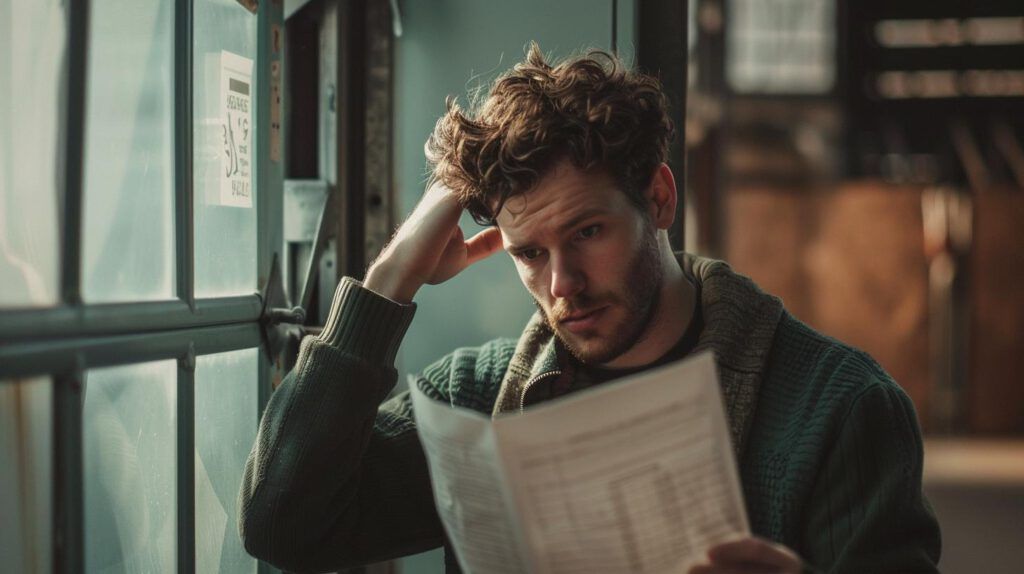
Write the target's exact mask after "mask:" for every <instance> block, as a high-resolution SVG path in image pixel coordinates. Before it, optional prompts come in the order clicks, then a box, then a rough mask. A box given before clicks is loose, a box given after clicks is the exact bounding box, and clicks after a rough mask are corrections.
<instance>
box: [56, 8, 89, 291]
mask: <svg viewBox="0 0 1024 574" xmlns="http://www.w3.org/2000/svg"><path fill="white" fill-rule="evenodd" d="M67 6H68V8H67V29H68V43H67V49H66V50H65V52H64V72H65V75H64V81H65V82H66V83H65V85H64V90H63V93H62V98H63V102H62V114H63V118H62V121H61V123H60V125H61V130H62V132H61V133H63V135H64V139H63V141H62V142H61V144H62V145H61V154H62V156H61V159H62V164H63V170H61V172H59V173H61V174H62V175H63V181H62V182H61V185H60V190H61V191H60V223H61V225H60V233H61V242H60V245H61V258H60V260H61V267H60V270H61V274H60V287H61V296H62V299H63V301H64V304H66V305H78V304H80V303H81V301H82V291H81V290H82V254H81V249H80V246H81V244H82V185H83V159H82V156H83V150H84V147H85V146H84V141H85V100H86V97H85V95H86V62H87V61H88V58H87V56H88V47H89V0H78V1H77V2H69V3H68V4H67ZM58 177H60V176H58Z"/></svg>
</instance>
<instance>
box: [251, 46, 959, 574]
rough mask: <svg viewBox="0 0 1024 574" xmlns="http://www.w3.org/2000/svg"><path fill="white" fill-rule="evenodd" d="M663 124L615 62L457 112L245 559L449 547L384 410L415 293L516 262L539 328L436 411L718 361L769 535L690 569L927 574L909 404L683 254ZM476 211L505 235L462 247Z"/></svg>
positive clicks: (858, 362)
mask: <svg viewBox="0 0 1024 574" xmlns="http://www.w3.org/2000/svg"><path fill="white" fill-rule="evenodd" d="M672 129H673V128H672V124H671V122H670V121H669V119H668V116H667V114H666V103H665V97H664V95H663V94H662V92H661V90H660V87H659V86H658V83H657V81H656V80H654V79H652V78H650V77H646V76H643V75H639V74H635V73H631V72H628V71H626V70H625V69H624V68H623V67H622V66H621V64H619V63H618V62H617V61H616V60H615V59H614V58H613V57H611V56H609V55H607V54H603V53H592V54H590V55H588V56H585V57H581V58H576V59H572V60H569V61H566V62H563V63H561V64H560V65H558V66H555V67H552V66H550V65H549V64H548V63H546V62H545V61H544V58H543V57H542V55H541V54H540V52H539V50H538V49H537V48H536V46H533V47H532V48H531V50H530V52H529V54H528V56H527V59H526V61H525V62H523V63H521V64H519V65H517V66H516V67H515V68H514V69H513V70H511V71H510V72H509V73H507V74H506V75H504V76H503V77H501V78H499V79H498V80H497V81H496V82H495V84H494V86H493V88H492V90H491V93H490V96H489V97H488V99H487V100H486V102H484V104H483V106H482V107H481V108H480V109H479V111H478V112H477V113H476V115H475V116H473V115H467V114H465V113H463V112H462V111H461V110H459V109H458V107H457V106H455V105H454V104H450V105H449V109H448V112H447V113H446V114H445V116H443V117H442V118H441V119H440V120H439V121H438V124H437V126H436V128H435V131H434V134H433V135H432V136H431V139H430V140H429V141H428V143H427V156H428V159H429V160H430V162H431V163H432V164H433V168H434V179H435V184H434V185H432V186H430V188H429V189H428V191H427V193H426V194H425V196H424V198H423V200H422V201H421V202H420V204H419V205H418V206H417V207H416V209H415V210H414V212H413V213H412V215H411V216H410V217H409V219H408V220H407V221H406V222H405V223H404V224H403V225H402V227H401V228H400V229H399V230H398V232H397V233H396V235H395V237H394V238H393V239H392V241H391V242H390V244H389V245H388V246H387V247H386V248H385V249H384V250H383V252H382V253H381V255H380V256H379V257H378V259H377V260H376V261H375V262H374V264H373V265H372V266H371V267H370V269H369V271H368V272H367V275H366V279H365V281H364V282H363V283H362V284H360V283H359V282H357V281H355V280H353V279H350V278H346V279H345V280H343V281H342V282H341V284H340V285H339V286H338V290H337V293H336V295H335V299H334V302H333V305H332V308H331V313H330V317H329V319H328V321H327V325H326V327H325V329H324V331H323V333H322V334H321V335H320V336H319V337H316V338H312V337H311V338H307V339H306V340H305V341H304V342H303V345H302V350H301V352H300V357H299V361H298V363H297V365H296V367H295V369H294V371H293V372H292V373H291V374H290V375H289V376H288V378H286V379H285V381H284V382H283V383H282V384H281V386H280V388H278V390H277V391H276V393H275V395H274V396H273V398H272V399H271V401H270V403H269V405H268V407H267V410H266V413H265V414H264V417H263V421H262V423H261V426H260V432H259V437H258V439H257V442H256V445H255V447H254V448H253V451H252V453H251V455H250V457H249V461H248V464H247V465H246V473H245V478H244V481H243V484H242V491H241V494H240V497H241V505H240V506H241V509H242V510H241V515H240V517H239V528H240V531H241V535H242V537H243V539H244V541H245V546H246V548H247V549H248V550H249V551H250V552H251V553H253V554H254V555H256V556H259V557H261V558H263V559H265V560H267V561H269V562H271V563H274V564H277V565H279V566H281V567H282V568H285V569H289V570H302V571H306V570H333V569H338V568H342V567H345V566H348V565H354V564H362V563H368V562H373V561H379V560H384V559H388V558H392V557H396V556H401V555H406V554H411V553H414V552H420V551H424V550H427V549H430V548H435V547H437V546H440V545H442V544H443V543H444V532H443V529H442V527H441V524H440V521H439V519H438V517H437V513H436V510H435V508H434V503H433V498H432V495H431V490H430V483H429V476H428V473H427V467H426V462H425V458H424V454H423V451H422V448H421V446H420V444H419V441H418V439H417V436H416V430H415V423H414V419H413V413H412V408H411V403H410V398H409V394H408V393H407V392H406V393H402V394H400V395H398V396H396V397H395V398H392V399H390V400H388V401H387V402H385V403H384V404H383V405H381V403H382V401H384V399H385V398H386V396H387V395H388V393H389V392H390V391H391V389H392V388H393V386H394V385H395V381H396V377H397V373H396V371H395V369H394V366H393V362H394V357H395V353H396V351H397V348H398V346H399V344H400V342H401V340H402V337H403V335H404V333H405V330H406V328H407V326H408V325H409V322H410V321H411V320H412V316H413V313H414V311H415V305H414V303H413V299H414V296H415V294H416V292H417V291H418V290H419V288H420V287H422V286H423V285H424V284H437V283H442V282H444V281H446V280H447V279H450V278H451V277H453V276H455V275H456V274H458V273H459V272H461V271H462V270H463V269H465V268H466V267H467V266H469V265H472V264H473V263H474V262H476V261H479V260H481V259H483V258H485V257H487V256H489V255H491V254H493V253H495V252H497V251H499V250H501V249H502V248H504V249H505V250H506V251H507V252H508V253H509V254H510V255H511V256H512V258H513V260H514V262H515V266H516V269H517V270H518V272H519V276H520V278H521V279H522V282H523V284H524V286H525V287H526V288H527V290H528V291H529V292H530V294H531V295H532V296H533V298H534V300H535V302H536V304H537V307H538V312H537V314H536V315H535V316H534V318H533V319H532V320H531V321H530V323H529V324H528V325H527V326H526V329H525V330H524V331H523V333H522V334H521V336H520V338H519V340H518V341H512V340H496V341H491V342H489V343H486V344H484V345H483V346H481V347H479V348H472V349H458V350H455V351H454V352H452V353H451V354H449V355H448V356H446V357H444V358H442V359H441V360H439V361H438V362H437V363H435V364H434V365H432V366H430V367H428V368H427V369H426V370H425V371H424V373H423V374H422V375H421V376H420V382H421V384H422V385H423V386H424V387H425V388H426V389H427V391H428V392H429V393H430V394H433V395H434V396H435V397H436V398H438V399H442V400H446V401H449V402H450V403H452V404H458V405H462V406H466V407H469V408H474V409H476V410H479V411H481V412H485V413H501V412H508V411H517V410H520V409H522V408H525V407H527V406H529V405H531V404H535V403H537V402H540V401H544V400H548V399H550V398H553V397H556V396H561V395H565V394H567V393H571V392H575V391H578V390H580V389H583V388H586V387H589V386H593V385H598V384H601V383H603V382H605V381H608V380H610V379H613V378H616V377H619V376H622V375H624V374H629V373H633V372H637V371H639V370H642V369H644V368H648V367H651V366H653V365H658V364H662V363H665V362H668V361H672V360H676V359H679V358H682V357H684V356H686V355H688V354H690V353H691V352H693V351H695V350H700V349H710V350H712V351H713V352H714V354H715V359H716V363H717V365H718V368H719V373H720V377H721V385H722V393H723V397H724V400H725V403H726V410H727V415H728V418H729V424H730V432H731V434H732V439H733V446H734V448H735V451H736V454H737V459H738V462H739V468H740V475H741V480H742V483H743V490H744V496H745V499H746V503H747V506H748V514H749V518H750V522H751V527H752V530H753V532H754V533H755V535H756V537H752V538H748V539H745V540H740V541H737V542H733V543H729V544H724V545H721V546H718V547H716V548H713V549H711V551H710V552H709V555H708V558H707V561H706V563H704V564H701V565H699V566H696V567H694V568H693V569H692V570H691V571H692V572H697V573H702V574H703V573H710V572H799V571H801V570H822V571H829V572H922V571H923V572H931V571H934V570H935V564H936V562H937V560H938V555H939V532H938V526H937V524H936V522H935V519H934V516H933V515H932V513H931V510H930V508H929V507H928V505H927V502H926V501H925V500H924V499H923V497H922V495H921V461H922V451H921V439H920V433H919V431H918V427H917V422H916V418H915V414H914V410H913V407H912V405H911V403H910V401H909V400H908V399H907V397H906V396H905V395H904V394H903V392H902V391H901V390H900V389H899V387H898V386H897V385H896V384H895V383H894V382H893V381H892V380H891V379H890V378H889V376H888V375H886V374H885V372H884V371H883V370H882V369H881V368H880V367H878V365H877V364H876V363H874V362H873V361H872V360H871V359H870V358H869V357H868V356H867V355H865V354H864V353H861V352H859V351H857V350H854V349H852V348H850V347H847V346H844V345H842V344H841V343H838V342H836V341H834V340H832V339H828V338H826V337H824V336H822V335H820V334H818V333H816V332H814V331H813V330H811V329H810V328H809V327H807V326H805V325H803V324H802V323H800V322H799V321H797V320H796V319H795V318H793V317H792V316H791V315H789V314H788V313H787V312H786V311H785V310H784V309H783V307H782V304H781V302H780V301H779V300H778V299H777V298H775V297H772V296H770V295H767V294H765V293H764V292H762V291H761V290H760V289H758V287H757V286H756V285H754V284H753V283H752V282H751V281H750V280H749V279H746V278H744V277H742V276H740V275H737V274H735V273H733V272H732V271H731V270H730V269H729V267H728V266H727V265H725V264H724V263H721V262H717V261H711V260H706V259H700V258H696V257H692V256H688V255H679V256H677V255H675V254H673V252H672V250H671V248H670V245H669V240H668V234H667V231H666V230H667V229H668V228H669V227H670V225H671V224H672V221H673V217H674V214H675V208H676V201H677V190H676V184H675V181H674V179H673V174H672V172H671V171H670V169H669V168H668V167H667V166H666V165H665V163H664V161H665V159H666V154H667V146H668V141H669V139H670V138H671V137H672ZM463 209H468V210H469V211H470V212H471V213H472V214H473V215H474V216H475V217H476V218H477V219H478V220H479V221H482V222H485V223H488V224H491V225H490V227H488V228H487V229H485V230H484V231H483V232H481V233H479V234H477V235H476V236H474V237H472V238H470V239H468V240H467V239H465V238H464V237H463V234H462V232H461V231H460V229H459V227H458V220H459V216H460V214H461V212H462V210H463ZM453 320H457V317H453ZM378 407H379V408H378ZM447 563H448V565H449V571H455V570H456V569H457V566H456V565H455V563H454V560H452V559H451V555H450V553H449V555H448V556H447Z"/></svg>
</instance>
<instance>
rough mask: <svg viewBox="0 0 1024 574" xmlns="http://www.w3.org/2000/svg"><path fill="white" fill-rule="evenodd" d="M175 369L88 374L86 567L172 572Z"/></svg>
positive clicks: (169, 365) (164, 365)
mask: <svg viewBox="0 0 1024 574" xmlns="http://www.w3.org/2000/svg"><path fill="white" fill-rule="evenodd" d="M177 372H178V369H177V363H176V362H175V361H161V362H158V363H147V364H143V365H132V366H127V367H114V368H109V369H98V370H95V371H90V372H89V374H88V378H87V380H86V387H85V406H84V412H83V414H82V417H83V419H82V426H83V458H84V463H85V468H84V482H85V571H86V572H173V571H174V570H175V563H176V559H175V555H176V552H177V550H176V548H177V547H176V545H175V541H176V532H175V530H176V525H177V519H176V516H177V507H176V501H177V495H176V484H177V481H176V476H175V473H176V472H177V470H176V469H177V463H176V462H175V460H176V449H175V444H176V429H177V425H176V424H175V419H176V412H177V406H176V404H177V400H176V395H175V389H176V383H177Z"/></svg>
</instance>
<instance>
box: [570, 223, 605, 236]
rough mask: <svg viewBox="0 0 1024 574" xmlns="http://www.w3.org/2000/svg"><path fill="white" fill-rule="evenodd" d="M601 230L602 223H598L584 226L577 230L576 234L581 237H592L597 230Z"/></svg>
mask: <svg viewBox="0 0 1024 574" xmlns="http://www.w3.org/2000/svg"><path fill="white" fill-rule="evenodd" d="M600 230H601V226H600V225H597V224H594V225H588V226H586V227H584V228H583V229H581V230H579V231H577V232H576V236H577V237H579V238H580V239H590V238H591V237H593V236H595V235H597V232H598V231H600Z"/></svg>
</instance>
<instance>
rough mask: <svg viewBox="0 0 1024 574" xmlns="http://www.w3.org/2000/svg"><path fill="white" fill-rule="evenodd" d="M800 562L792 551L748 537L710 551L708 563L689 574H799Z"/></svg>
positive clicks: (700, 565)
mask: <svg viewBox="0 0 1024 574" xmlns="http://www.w3.org/2000/svg"><path fill="white" fill-rule="evenodd" d="M800 572H801V561H800V557H799V556H797V555H796V552H793V551H792V550H790V549H789V548H786V547H785V546H783V545H781V544H776V543H774V542H771V541H769V540H765V539H763V538H757V537H753V536H751V537H748V538H743V539H740V540H734V541H732V542H726V543H724V544H719V545H717V546H714V547H712V548H711V549H710V550H708V559H707V562H704V563H701V564H697V565H696V566H694V567H693V568H690V572H689V574H748V573H749V574H769V573H771V574H776V573H777V574H800Z"/></svg>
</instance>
